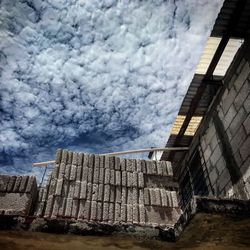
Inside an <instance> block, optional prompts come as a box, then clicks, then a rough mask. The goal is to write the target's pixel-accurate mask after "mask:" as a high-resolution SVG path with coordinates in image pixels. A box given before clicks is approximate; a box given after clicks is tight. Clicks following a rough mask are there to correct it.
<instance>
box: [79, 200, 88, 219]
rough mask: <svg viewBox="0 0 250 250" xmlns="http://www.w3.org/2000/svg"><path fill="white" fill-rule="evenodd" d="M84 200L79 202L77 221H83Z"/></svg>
mask: <svg viewBox="0 0 250 250" xmlns="http://www.w3.org/2000/svg"><path fill="white" fill-rule="evenodd" d="M85 202H86V201H85V200H80V201H79V210H78V216H77V219H79V220H82V219H84V208H85Z"/></svg>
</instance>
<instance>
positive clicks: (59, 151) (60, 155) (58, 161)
mask: <svg viewBox="0 0 250 250" xmlns="http://www.w3.org/2000/svg"><path fill="white" fill-rule="evenodd" d="M61 158H62V149H60V148H59V149H57V150H56V159H55V163H56V164H59V163H60V162H61Z"/></svg>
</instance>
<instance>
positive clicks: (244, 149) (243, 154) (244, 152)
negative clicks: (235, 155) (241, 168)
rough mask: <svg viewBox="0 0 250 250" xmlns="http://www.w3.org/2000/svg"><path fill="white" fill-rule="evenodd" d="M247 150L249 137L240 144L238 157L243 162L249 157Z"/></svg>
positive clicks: (249, 142) (249, 146) (249, 141)
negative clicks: (239, 156)
mask: <svg viewBox="0 0 250 250" xmlns="http://www.w3.org/2000/svg"><path fill="white" fill-rule="evenodd" d="M249 149H250V136H248V137H247V138H246V140H245V141H244V143H243V144H242V146H241V148H240V155H241V158H242V160H243V161H245V160H246V159H247V158H248V156H249V155H250V150H249Z"/></svg>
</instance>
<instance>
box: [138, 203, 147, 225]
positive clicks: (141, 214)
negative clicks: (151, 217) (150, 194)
mask: <svg viewBox="0 0 250 250" xmlns="http://www.w3.org/2000/svg"><path fill="white" fill-rule="evenodd" d="M145 214H146V213H145V208H144V205H139V222H140V224H141V225H144V224H145V221H146V219H145Z"/></svg>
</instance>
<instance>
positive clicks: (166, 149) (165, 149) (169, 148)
mask: <svg viewBox="0 0 250 250" xmlns="http://www.w3.org/2000/svg"><path fill="white" fill-rule="evenodd" d="M185 150H188V147H168V148H145V149H135V150H128V151H120V152H114V153H106V154H100V155H107V156H118V155H127V154H138V153H145V152H157V151H185ZM54 163H55V161H44V162H36V163H33V167H43V166H47V165H49V164H54Z"/></svg>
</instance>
